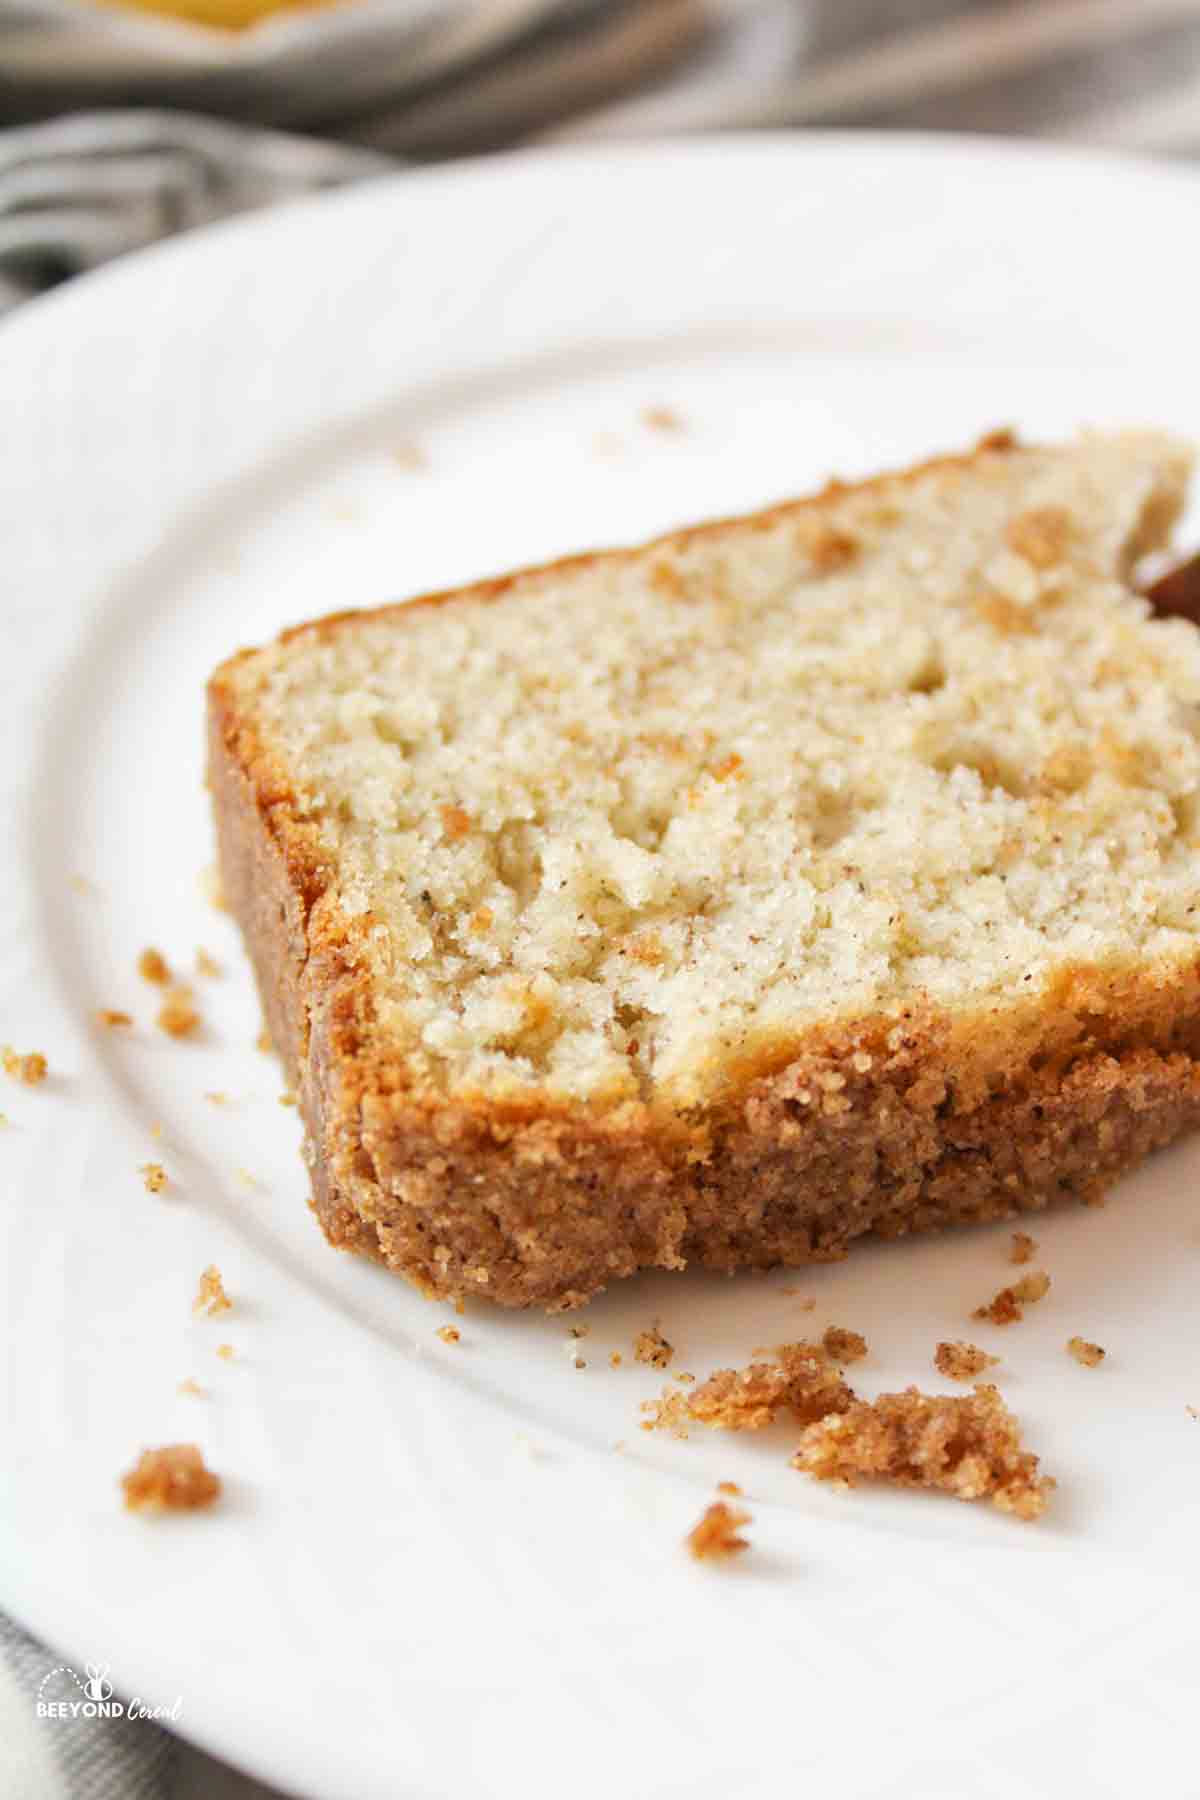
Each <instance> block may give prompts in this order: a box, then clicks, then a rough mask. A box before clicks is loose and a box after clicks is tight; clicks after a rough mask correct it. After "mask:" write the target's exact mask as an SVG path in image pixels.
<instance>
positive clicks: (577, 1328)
mask: <svg viewBox="0 0 1200 1800" xmlns="http://www.w3.org/2000/svg"><path fill="white" fill-rule="evenodd" d="M591 1329H592V1328H591V1326H590V1325H568V1327H567V1332H568V1335H569V1336H570V1337H573V1338H585V1337H587V1335H588V1333H589V1332H590V1331H591Z"/></svg>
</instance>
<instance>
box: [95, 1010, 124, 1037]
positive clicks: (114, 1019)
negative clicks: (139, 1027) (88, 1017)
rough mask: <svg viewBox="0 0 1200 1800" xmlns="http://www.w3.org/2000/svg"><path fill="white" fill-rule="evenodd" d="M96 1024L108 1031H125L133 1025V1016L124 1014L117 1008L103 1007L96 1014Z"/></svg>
mask: <svg viewBox="0 0 1200 1800" xmlns="http://www.w3.org/2000/svg"><path fill="white" fill-rule="evenodd" d="M96 1023H97V1025H103V1027H104V1029H105V1030H106V1031H124V1030H126V1029H127V1028H128V1027H129V1026H130V1025H132V1024H133V1014H132V1013H127V1012H122V1011H121V1009H120V1007H117V1006H102V1007H100V1009H99V1010H98V1012H97V1013H96Z"/></svg>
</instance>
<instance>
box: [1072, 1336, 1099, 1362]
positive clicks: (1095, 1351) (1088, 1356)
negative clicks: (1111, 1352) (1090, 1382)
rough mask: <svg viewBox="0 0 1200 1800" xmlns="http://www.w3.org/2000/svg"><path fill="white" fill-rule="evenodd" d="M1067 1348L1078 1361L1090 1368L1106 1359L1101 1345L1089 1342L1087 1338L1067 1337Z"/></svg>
mask: <svg viewBox="0 0 1200 1800" xmlns="http://www.w3.org/2000/svg"><path fill="white" fill-rule="evenodd" d="M1067 1349H1068V1350H1069V1351H1070V1352H1071V1355H1072V1356H1073V1357H1074V1358H1075V1361H1076V1362H1077V1363H1083V1365H1084V1367H1085V1368H1088V1369H1094V1368H1095V1367H1096V1365H1097V1363H1102V1362H1103V1361H1104V1351H1103V1350H1102V1349H1101V1347H1100V1345H1099V1344H1089V1343H1088V1340H1087V1339H1086V1338H1081V1337H1069V1338H1068V1339H1067Z"/></svg>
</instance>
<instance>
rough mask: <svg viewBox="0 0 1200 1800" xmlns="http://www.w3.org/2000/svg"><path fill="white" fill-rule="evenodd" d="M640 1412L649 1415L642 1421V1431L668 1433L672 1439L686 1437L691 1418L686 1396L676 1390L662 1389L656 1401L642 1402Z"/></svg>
mask: <svg viewBox="0 0 1200 1800" xmlns="http://www.w3.org/2000/svg"><path fill="white" fill-rule="evenodd" d="M641 1411H642V1412H644V1413H649V1415H650V1417H649V1418H648V1419H643V1420H642V1430H643V1431H669V1432H670V1434H671V1436H672V1437H673V1438H686V1437H687V1435H688V1420H689V1419H690V1418H691V1413H690V1411H689V1409H688V1396H687V1395H686V1394H681V1393H680V1392H679V1389H678V1388H670V1387H668V1388H664V1389H663V1391H662V1393H661V1394H660V1395H659V1397H658V1399H657V1400H643V1401H642V1404H641Z"/></svg>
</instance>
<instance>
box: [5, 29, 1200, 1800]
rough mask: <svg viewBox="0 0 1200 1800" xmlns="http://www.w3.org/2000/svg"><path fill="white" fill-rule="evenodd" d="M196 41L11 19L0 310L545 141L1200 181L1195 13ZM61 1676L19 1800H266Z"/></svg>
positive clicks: (21, 1753) (19, 1658)
mask: <svg viewBox="0 0 1200 1800" xmlns="http://www.w3.org/2000/svg"><path fill="white" fill-rule="evenodd" d="M179 41H181V40H179V36H178V32H177V31H167V32H166V33H164V32H163V31H162V29H161V26H160V22H157V21H151V22H149V24H147V22H146V21H143V20H139V19H137V18H135V17H134V15H129V16H128V17H123V16H122V15H120V14H119V13H111V14H106V13H104V12H102V11H100V10H98V9H96V8H94V7H93V6H91V5H90V4H88V0H78V3H77V4H76V3H74V0H0V127H7V129H0V310H2V309H3V308H4V307H6V306H8V307H11V306H15V305H16V304H17V303H18V302H20V301H22V300H24V299H26V298H28V297H30V296H32V295H34V294H36V293H38V292H40V291H42V290H43V289H45V288H47V287H50V286H52V285H54V284H55V283H56V282H58V281H61V280H63V279H65V278H66V277H68V276H70V275H72V274H74V273H76V272H77V271H80V270H84V269H90V268H93V267H95V266H96V265H97V264H99V263H101V262H104V261H106V260H108V259H109V258H110V257H113V256H117V255H120V254H123V253H125V252H126V251H129V250H134V249H137V248H138V247H140V246H142V245H145V244H148V243H151V242H153V241H154V240H155V239H157V238H161V237H165V236H168V235H170V234H172V233H174V232H178V231H183V230H186V229H188V228H190V227H191V226H193V225H198V224H203V223H205V222H206V221H208V220H211V219H216V218H220V217H222V216H224V215H226V214H229V213H233V212H239V211H243V210H245V209H247V208H249V207H254V206H262V205H265V204H268V203H269V202H271V201H272V200H275V199H279V198H283V197H285V196H290V195H294V194H298V193H304V192H307V191H311V190H314V189H317V188H321V187H327V186H331V185H335V184H337V183H341V182H348V181H359V180H363V179H369V178H370V177H371V176H372V175H374V174H376V173H378V172H379V171H381V170H383V169H390V168H392V167H394V166H395V159H396V157H398V156H399V157H405V158H418V157H419V158H429V157H435V156H437V157H443V156H450V155H453V154H455V153H461V152H463V151H465V150H479V149H486V148H490V147H493V146H499V145H504V144H512V143H518V142H529V141H530V140H531V139H535V138H538V137H546V136H551V137H557V138H564V137H566V138H573V139H575V140H580V139H584V138H591V139H597V138H604V137H619V136H623V135H636V136H645V135H647V134H649V133H661V132H667V131H691V130H699V129H705V130H714V129H716V130H720V129H728V128H735V127H742V128H745V127H753V126H768V125H769V126H776V127H778V126H788V125H795V126H810V127H815V126H828V125H839V126H871V127H875V128H886V127H908V128H923V129H933V130H955V131H987V132H1001V133H1020V134H1024V135H1031V136H1036V137H1045V138H1059V139H1065V140H1069V141H1074V142H1080V143H1096V144H1108V145H1115V146H1124V147H1128V148H1133V149H1138V150H1150V151H1156V152H1165V153H1174V154H1180V155H1197V154H1200V0H974V3H973V4H971V3H969V0H966V3H965V0H390V4H389V0H353V4H349V5H345V6H342V7H332V8H328V9H326V10H324V11H322V12H321V13H318V14H313V15H312V17H311V19H306V18H305V17H304V16H303V15H301V16H300V17H299V18H297V17H295V16H293V17H292V18H290V19H288V20H286V21H279V22H277V23H268V24H267V25H266V26H263V27H261V28H259V30H258V31H257V32H256V33H255V34H253V41H252V44H251V49H252V50H253V54H248V53H247V50H246V42H247V41H246V40H244V39H243V40H241V41H240V49H239V54H238V56H237V58H236V59H233V58H231V56H230V52H229V50H228V48H227V47H226V46H223V45H222V44H221V43H220V41H219V39H218V38H217V37H214V38H213V40H212V43H211V45H210V46H209V49H208V51H207V52H206V57H207V60H205V57H203V56H200V54H199V52H197V51H195V50H194V49H191V48H189V54H188V56H187V57H186V58H181V57H180V56H179V55H178V54H177V53H176V50H175V47H174V46H175V45H176V44H177V43H178V42H179ZM206 41H207V40H206ZM235 62H236V66H234V65H235ZM131 101H134V102H136V105H131V104H130V102H131ZM285 127H286V129H285ZM0 1598H2V1596H0ZM57 1662H58V1658H56V1657H55V1656H54V1654H53V1652H52V1651H51V1650H49V1649H47V1648H45V1647H44V1646H42V1645H40V1644H37V1643H35V1642H34V1641H33V1640H32V1639H30V1638H29V1637H27V1636H26V1635H25V1634H24V1633H23V1632H21V1631H20V1630H19V1629H18V1628H17V1627H16V1626H15V1625H13V1624H12V1623H11V1622H10V1621H7V1620H5V1619H4V1618H3V1617H2V1616H0V1743H2V1744H3V1746H4V1749H3V1754H0V1800H201V1796H203V1800H253V1797H258V1800H263V1797H265V1796H266V1795H267V1793H268V1790H267V1789H265V1788H263V1787H261V1786H260V1784H258V1783H256V1782H252V1781H250V1780H248V1779H246V1778H244V1777H241V1776H239V1775H237V1774H236V1772H235V1771H232V1770H227V1769H223V1768H221V1767H220V1766H219V1765H217V1764H215V1763H213V1762H212V1761H211V1760H210V1759H208V1758H206V1757H203V1756H201V1755H200V1754H199V1753H198V1752H195V1751H191V1750H189V1749H187V1748H186V1746H182V1745H177V1744H176V1743H175V1741H174V1740H173V1739H172V1738H171V1737H170V1736H169V1735H168V1734H167V1733H166V1732H163V1731H160V1730H159V1729H158V1728H157V1727H156V1726H153V1725H144V1726H142V1727H141V1728H139V1729H138V1730H136V1731H132V1730H129V1729H125V1730H123V1731H122V1730H116V1729H109V1728H108V1722H107V1721H103V1720H95V1721H90V1722H81V1723H80V1724H79V1726H78V1728H77V1729H66V1728H63V1729H59V1726H58V1724H57V1723H56V1725H55V1727H54V1728H53V1731H51V1730H50V1728H47V1729H46V1731H45V1733H44V1734H38V1733H35V1732H34V1731H33V1726H32V1719H33V1714H34V1696H35V1694H36V1692H37V1688H38V1684H39V1683H40V1682H41V1681H42V1680H43V1679H44V1678H45V1677H46V1675H47V1673H48V1671H51V1670H53V1669H54V1668H55V1667H56V1664H57Z"/></svg>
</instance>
